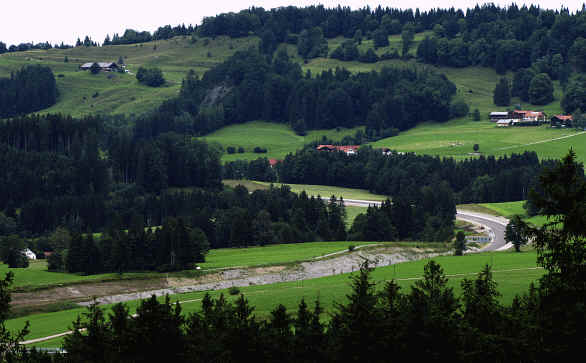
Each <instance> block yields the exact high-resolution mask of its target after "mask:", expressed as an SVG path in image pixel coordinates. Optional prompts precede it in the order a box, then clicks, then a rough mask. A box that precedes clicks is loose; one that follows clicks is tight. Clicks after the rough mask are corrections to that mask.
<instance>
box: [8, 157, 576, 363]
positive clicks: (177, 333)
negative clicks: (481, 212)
mask: <svg viewBox="0 0 586 363" xmlns="http://www.w3.org/2000/svg"><path fill="white" fill-rule="evenodd" d="M538 186H539V189H540V190H541V192H539V193H537V192H536V193H531V196H530V200H531V201H532V203H534V204H536V205H538V206H539V208H540V209H541V210H543V211H544V214H545V215H546V216H547V217H548V222H547V223H546V224H545V225H544V226H543V227H539V228H535V227H530V226H527V225H526V226H525V227H524V228H526V229H527V233H528V234H529V236H530V237H531V239H532V240H533V244H534V246H535V248H536V250H537V264H538V266H540V267H542V268H543V269H544V271H545V273H544V274H543V276H542V277H541V278H539V281H538V283H537V284H533V283H532V284H531V285H530V286H529V288H528V289H527V290H526V291H523V292H520V293H519V294H517V295H516V296H515V297H514V298H513V301H512V302H511V304H504V303H503V302H502V300H501V299H500V298H501V294H500V293H499V290H498V284H497V282H496V281H495V278H494V277H493V271H492V268H491V266H489V265H486V266H485V267H484V268H482V270H481V271H480V272H479V273H478V274H477V276H476V277H474V278H464V279H463V280H462V281H461V282H460V287H461V293H460V294H459V295H456V293H455V292H454V287H452V286H450V284H449V279H448V276H447V275H446V274H445V272H444V270H443V268H442V267H441V266H440V265H439V264H438V263H437V262H435V261H433V260H432V261H430V262H428V263H427V264H426V265H425V267H424V269H423V276H422V278H421V279H418V280H417V281H415V282H414V283H413V284H412V285H411V286H410V287H409V288H406V289H402V288H401V286H400V285H399V284H398V282H397V281H396V280H394V279H393V280H391V281H387V282H378V283H377V282H375V281H373V279H372V277H371V274H370V272H371V269H370V266H369V261H365V263H363V265H362V266H361V269H360V271H358V272H356V273H353V274H352V275H351V276H350V279H351V291H350V293H349V294H348V295H347V296H346V299H345V300H344V301H342V302H338V303H335V304H334V307H333V309H332V310H331V312H329V319H327V320H326V319H323V316H324V308H323V307H322V305H321V303H320V300H319V298H318V299H317V300H316V301H315V303H314V304H313V307H310V306H308V304H307V302H306V301H305V299H301V301H300V302H299V304H298V307H297V310H296V312H295V313H291V312H290V311H288V310H287V308H286V307H285V306H284V305H283V304H282V303H281V304H278V305H276V306H275V308H274V309H273V310H272V311H271V312H270V314H268V316H267V317H262V318H261V317H258V316H257V315H256V314H255V310H254V307H253V306H251V304H250V303H249V302H248V300H247V299H246V298H245V297H244V295H240V296H239V297H238V298H237V299H236V300H234V301H233V302H229V301H228V299H227V298H226V297H225V296H224V295H222V294H220V295H219V297H217V298H212V297H211V296H210V295H209V294H206V295H205V296H204V298H203V299H202V302H201V309H198V310H197V311H195V312H193V313H190V314H183V313H182V307H181V303H179V302H176V303H171V300H170V298H169V296H167V297H166V298H165V300H164V301H160V300H158V299H157V298H156V297H155V296H153V297H151V298H150V299H146V300H143V301H142V302H140V304H139V306H138V308H137V310H136V314H134V315H131V312H130V310H129V308H128V307H127V306H126V305H125V304H123V303H120V304H116V305H115V306H114V307H113V308H112V311H111V312H110V313H108V314H107V313H106V311H105V309H103V308H101V307H99V306H97V305H91V306H90V307H89V308H88V310H87V311H86V312H85V313H82V314H81V315H80V316H78V318H77V319H76V320H75V321H74V322H73V323H72V331H73V333H72V334H70V335H68V336H66V337H65V338H64V343H63V348H64V349H65V350H66V352H67V353H63V354H56V355H52V356H49V355H47V354H43V353H39V352H36V351H32V352H27V351H26V350H25V349H24V348H23V347H22V346H19V344H18V341H19V340H22V339H23V337H24V336H26V333H27V331H28V328H29V327H28V325H27V326H25V327H24V328H23V330H21V331H16V332H14V333H12V332H10V333H9V332H7V331H6V329H5V327H4V321H5V319H6V317H7V315H6V314H7V312H8V310H9V301H10V294H9V292H8V291H7V288H8V286H10V284H11V282H12V280H13V275H12V274H11V273H9V274H8V275H7V276H6V278H5V279H3V280H0V292H1V293H0V307H1V308H2V309H1V310H0V324H1V326H2V328H3V329H2V331H3V332H4V334H3V336H2V338H3V339H2V342H3V345H2V349H3V351H2V354H4V356H5V357H7V358H12V359H17V358H18V359H21V360H23V359H26V361H29V362H40V361H44V362H47V361H49V362H50V361H54V362H61V361H87V362H103V361H110V362H141V361H145V360H152V359H159V360H161V359H172V360H173V361H177V362H200V361H201V362H208V361H216V360H221V361H227V362H236V361H242V360H249V359H254V360H258V359H261V360H266V361H276V360H278V361H287V362H288V361H290V362H314V361H328V362H329V361H332V362H339V361H344V362H346V361H348V362H362V361H365V360H367V361H373V362H386V361H388V359H389V357H393V358H395V359H397V360H401V361H404V360H417V361H423V360H429V359H432V360H434V361H447V360H450V361H455V362H469V361H470V360H471V359H472V360H478V361H482V362H485V361H486V362H494V361H502V362H518V361H532V362H550V361H554V360H558V359H564V360H566V359H572V358H573V357H575V356H576V355H577V354H580V352H581V350H582V347H583V340H584V336H585V333H586V332H585V326H586V325H585V323H586V314H584V306H583V302H584V300H585V299H586V276H585V271H586V270H585V269H584V267H585V264H586V258H585V256H586V250H585V248H586V247H585V246H586V244H585V243H584V242H585V239H586V234H585V232H584V228H583V226H584V223H586V220H585V216H586V214H584V208H585V207H586V180H584V178H583V167H582V165H580V164H578V163H577V162H576V161H575V154H574V153H572V152H570V154H568V155H567V156H566V157H565V158H564V159H563V160H562V161H561V162H560V163H559V164H558V165H557V166H556V167H555V168H553V169H551V170H548V171H547V172H545V173H543V174H542V175H541V176H540V182H539V185H538ZM458 258H462V259H464V258H465V257H458ZM163 347H164V349H162V348H163Z"/></svg>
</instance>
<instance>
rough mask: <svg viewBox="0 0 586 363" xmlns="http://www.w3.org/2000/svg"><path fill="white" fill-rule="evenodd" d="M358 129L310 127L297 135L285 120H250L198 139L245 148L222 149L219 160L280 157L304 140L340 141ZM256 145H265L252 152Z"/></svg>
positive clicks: (295, 148) (296, 148)
mask: <svg viewBox="0 0 586 363" xmlns="http://www.w3.org/2000/svg"><path fill="white" fill-rule="evenodd" d="M359 129H364V127H356V128H353V129H344V128H340V129H339V131H338V130H336V129H332V130H312V131H309V132H308V133H307V135H305V136H299V135H296V134H295V133H294V132H293V130H291V128H290V127H289V126H287V125H285V124H276V123H270V122H262V121H253V122H246V123H243V124H237V125H230V126H227V127H224V128H222V129H220V130H217V131H215V132H212V133H211V134H208V135H206V136H205V137H202V139H204V140H206V141H208V142H217V143H219V144H221V145H222V146H223V147H224V148H227V147H228V146H233V147H235V148H236V149H238V147H240V146H241V147H243V148H244V151H245V152H244V153H242V154H239V153H236V154H228V153H224V154H223V156H222V160H223V161H233V160H254V159H257V158H260V157H266V158H269V159H277V160H282V159H284V158H285V156H286V155H287V154H289V153H294V152H295V151H297V150H298V149H301V148H302V147H303V146H304V145H305V144H308V143H310V142H313V141H319V140H321V139H322V137H324V136H325V137H327V138H328V139H332V140H334V141H340V140H342V139H343V138H344V137H345V136H351V135H354V134H355V133H356V131H357V130H359ZM256 146H262V147H264V148H266V149H267V153H266V154H255V153H254V152H253V149H254V148H255V147H256Z"/></svg>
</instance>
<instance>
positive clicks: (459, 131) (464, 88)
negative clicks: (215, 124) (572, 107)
mask: <svg viewBox="0 0 586 363" xmlns="http://www.w3.org/2000/svg"><path fill="white" fill-rule="evenodd" d="M424 36H425V33H419V34H417V35H416V37H415V40H414V45H413V46H412V48H411V52H412V53H413V52H415V49H416V48H417V45H418V43H419V42H420V41H421V40H422V39H423V37H424ZM343 41H344V38H341V37H338V38H333V39H330V40H329V41H328V48H329V51H330V52H331V51H332V50H333V49H335V48H336V47H338V46H339V45H340V44H341V43H342V42H343ZM389 41H390V45H389V46H388V47H384V48H380V49H378V50H377V51H376V52H377V53H378V54H379V55H381V54H384V53H386V52H389V51H392V50H398V49H399V48H400V45H401V43H400V36H399V35H394V36H390V37H389ZM257 43H258V39H257V38H256V37H247V38H239V39H230V38H228V37H217V38H216V39H208V38H200V39H198V40H197V41H196V42H192V40H191V37H176V38H173V39H170V40H162V41H154V42H149V43H143V44H132V45H117V46H105V47H87V48H86V47H77V48H73V49H66V50H60V49H51V50H48V51H42V50H34V51H27V52H16V53H6V54H3V55H0V76H6V75H8V74H9V73H10V72H11V71H14V70H16V69H18V68H20V67H22V66H23V65H26V64H45V65H48V66H50V67H51V68H52V69H53V71H54V73H55V74H56V76H57V83H58V88H59V91H60V93H61V95H60V97H59V100H58V102H57V104H56V105H54V106H53V107H51V108H49V109H47V110H44V111H43V112H61V113H68V114H72V115H74V116H80V115H84V114H89V113H108V114H140V113H143V112H145V111H148V110H151V109H153V108H155V107H157V106H158V105H159V104H160V103H161V102H163V101H164V100H165V99H168V98H170V97H173V96H174V95H176V94H177V92H178V90H179V88H180V85H181V80H182V79H183V77H184V75H185V73H186V72H187V71H188V70H189V69H194V70H195V71H196V73H197V74H198V75H200V76H201V75H202V74H203V73H204V72H205V71H207V70H208V69H210V68H211V67H213V66H214V65H215V64H218V63H220V62H222V61H224V60H225V59H226V58H227V57H229V56H230V55H232V54H233V53H234V52H236V51H237V50H243V49H247V48H248V47H250V46H253V45H256V44H257ZM371 46H372V40H364V41H363V42H362V44H361V45H360V46H359V49H361V50H362V51H364V50H365V49H368V48H369V47H371ZM281 47H287V50H288V52H289V54H290V55H291V56H292V57H293V59H295V60H296V61H297V62H299V63H300V64H301V65H302V67H303V69H304V70H311V71H312V72H313V73H316V72H321V71H324V70H327V69H332V68H336V67H345V68H347V69H349V70H350V71H352V72H367V71H371V70H379V69H381V68H383V67H384V66H387V65H392V64H416V62H415V61H414V60H410V61H408V62H405V61H402V60H387V61H379V62H377V63H374V64H366V63H360V62H342V61H339V60H336V59H330V58H316V59H312V60H309V61H308V62H307V63H304V62H303V61H302V59H301V58H300V57H299V56H298V55H297V48H296V46H294V45H285V44H282V45H281ZM121 56H122V57H123V58H124V62H125V63H126V64H127V66H128V69H129V71H130V72H135V71H136V70H137V69H138V68H139V67H140V66H157V67H160V68H161V69H162V70H163V72H164V76H165V78H166V79H167V84H166V85H165V86H164V87H161V88H151V87H147V86H144V85H141V84H139V83H138V82H137V81H136V79H135V77H134V75H133V74H132V73H131V74H120V73H101V74H98V75H91V74H89V73H88V72H82V71H79V70H78V66H79V64H81V63H84V62H90V61H117V60H118V58H119V57H121ZM65 57H67V58H68V60H69V62H68V63H65V62H64V59H65ZM425 67H432V66H429V65H426V66H425ZM432 68H436V69H437V70H439V71H440V72H443V73H445V74H446V75H447V77H448V78H449V79H450V80H451V81H452V82H454V83H455V84H456V85H457V87H458V94H457V97H458V98H461V99H463V100H465V101H466V102H467V103H468V105H469V106H470V110H471V111H472V110H474V109H475V108H478V109H479V111H480V113H481V115H482V121H480V122H474V121H472V120H470V119H469V118H463V119H458V120H452V121H450V122H448V123H445V124H437V123H424V124H421V125H419V126H418V127H416V128H414V129H411V130H409V131H406V132H403V133H401V135H399V136H397V137H392V138H387V139H383V140H379V141H377V142H375V143H373V146H374V147H389V148H391V149H396V150H399V151H406V152H416V153H425V154H434V155H441V156H453V157H456V158H465V157H468V156H470V153H472V146H473V145H474V144H479V145H480V152H481V153H483V154H485V155H504V154H510V153H512V152H523V151H525V150H532V151H536V152H537V153H538V154H539V155H540V156H541V157H546V158H559V157H561V156H562V155H564V154H565V153H566V152H567V150H568V149H569V148H570V147H573V148H574V149H575V151H576V153H577V155H578V158H579V159H580V160H585V159H586V134H577V133H576V132H575V131H574V130H563V129H559V130H553V129H550V128H548V127H546V126H543V127H527V128H508V129H498V128H496V127H495V125H494V124H492V123H490V122H488V113H489V112H491V111H499V110H505V109H506V108H503V107H495V106H494V105H493V103H492V91H493V89H494V87H495V85H496V83H497V81H498V79H499V77H500V76H499V75H497V74H496V72H495V71H494V70H493V69H490V68H480V67H467V68H447V67H441V68H437V67H432ZM508 77H509V79H510V78H512V74H509V75H508ZM554 83H555V100H554V101H553V102H552V103H550V104H548V105H545V106H532V105H527V104H523V105H522V107H523V108H527V109H533V110H539V111H545V112H546V113H547V114H549V115H551V114H558V113H561V111H562V110H561V108H560V103H559V101H560V99H561V97H562V91H561V87H560V85H559V82H557V81H556V82H554ZM512 104H513V105H514V104H520V102H519V100H518V99H515V98H514V99H513V100H512ZM422 121H425V120H422ZM354 131H355V130H354V129H352V130H342V131H340V132H336V131H335V130H330V131H312V132H309V133H308V135H307V136H305V137H301V136H298V135H295V134H294V133H293V132H292V131H291V130H290V128H289V127H288V126H286V125H284V124H269V123H264V122H253V123H247V124H240V125H232V126H228V127H226V128H223V129H221V130H218V131H216V132H214V133H212V134H210V135H207V136H206V137H205V139H206V140H208V141H212V142H218V143H220V144H222V145H223V146H224V147H228V146H235V147H238V146H242V147H244V149H245V153H244V154H232V155H227V154H226V155H224V157H223V160H224V161H231V160H236V159H248V160H250V159H255V158H257V157H258V156H259V155H258V154H254V153H252V149H253V148H254V147H255V146H261V147H264V148H267V149H268V153H267V154H264V155H263V156H266V157H268V158H275V159H282V158H283V157H284V156H285V155H286V154H287V153H290V152H295V151H296V150H298V149H299V148H300V147H301V146H302V145H304V144H305V143H307V142H310V141H314V140H317V139H319V138H321V136H323V135H325V136H327V137H329V138H332V139H334V140H341V139H342V138H343V137H344V136H346V135H350V134H353V133H354Z"/></svg>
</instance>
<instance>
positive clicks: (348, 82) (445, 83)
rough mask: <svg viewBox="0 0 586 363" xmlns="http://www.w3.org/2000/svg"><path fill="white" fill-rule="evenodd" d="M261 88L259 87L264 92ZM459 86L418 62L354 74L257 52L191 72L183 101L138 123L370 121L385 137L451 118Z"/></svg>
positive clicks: (298, 126)
mask: <svg viewBox="0 0 586 363" xmlns="http://www.w3.org/2000/svg"><path fill="white" fill-rule="evenodd" d="M259 90H260V92H259ZM455 93H456V86H455V85H454V84H453V83H452V82H450V81H449V80H448V79H447V78H446V77H445V76H443V75H440V74H438V73H435V72H433V71H431V70H425V69H424V70H420V69H417V68H415V67H396V68H383V69H382V70H381V71H380V72H375V71H373V72H370V73H359V74H351V73H350V72H349V71H347V70H345V69H336V70H335V71H332V70H329V71H326V72H322V73H320V74H317V75H312V74H311V73H310V72H307V73H306V74H305V75H304V74H302V71H301V68H300V66H299V65H298V64H297V63H294V62H292V61H291V60H290V59H289V56H288V55H287V53H286V52H284V51H282V52H278V53H277V55H276V57H275V58H274V59H273V60H272V61H271V62H269V61H267V59H266V57H263V56H262V55H261V54H260V53H258V51H256V50H248V51H242V52H237V53H236V54H234V55H233V56H232V57H230V58H229V59H228V60H227V61H225V62H224V63H221V64H219V65H218V66H216V67H214V68H213V69H211V70H210V71H208V72H206V73H205V74H204V76H203V77H202V79H198V78H197V77H196V76H195V75H194V73H192V72H190V73H189V74H188V75H187V77H186V79H185V80H184V81H183V84H182V87H181V92H180V95H179V97H178V98H176V99H173V100H169V101H166V102H165V103H164V104H163V105H162V106H161V107H159V109H158V110H157V111H156V112H154V113H152V114H151V115H148V116H146V117H144V118H142V119H141V120H139V121H138V122H137V132H138V133H139V134H140V135H141V136H144V137H152V136H157V135H158V134H160V133H162V132H168V131H176V132H182V133H192V134H196V135H201V134H206V133H208V132H211V131H214V130H216V129H219V128H221V127H223V126H225V125H229V124H233V123H240V122H246V121H252V120H258V119H263V120H267V121H272V122H280V123H287V124H289V125H291V127H292V128H293V129H294V130H295V131H296V132H297V133H299V134H305V131H306V130H311V129H324V128H326V129H331V128H335V127H339V126H341V127H353V126H356V125H364V124H366V134H367V135H368V136H371V137H376V136H378V137H384V136H391V135H393V134H396V133H397V131H402V130H407V129H409V128H412V127H414V126H415V125H416V124H417V123H418V122H421V121H446V120H448V119H449V118H451V117H454V116H461V115H454V114H453V110H454V108H453V107H451V106H452V104H451V100H452V97H453V96H454V95H455Z"/></svg>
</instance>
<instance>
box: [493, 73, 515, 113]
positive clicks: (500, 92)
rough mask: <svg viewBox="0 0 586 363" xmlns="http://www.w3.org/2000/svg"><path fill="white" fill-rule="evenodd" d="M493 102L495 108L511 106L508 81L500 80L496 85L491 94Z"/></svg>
mask: <svg viewBox="0 0 586 363" xmlns="http://www.w3.org/2000/svg"><path fill="white" fill-rule="evenodd" d="M493 101H494V104H495V105H497V106H509V105H510V104H511V90H510V88H509V81H508V80H507V79H506V78H504V77H503V78H501V79H500V81H499V83H497V85H496V87H495V89H494V93H493Z"/></svg>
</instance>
